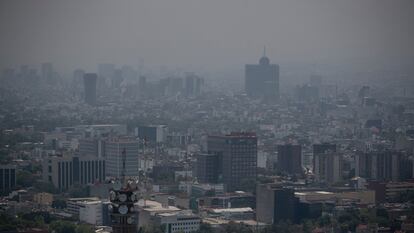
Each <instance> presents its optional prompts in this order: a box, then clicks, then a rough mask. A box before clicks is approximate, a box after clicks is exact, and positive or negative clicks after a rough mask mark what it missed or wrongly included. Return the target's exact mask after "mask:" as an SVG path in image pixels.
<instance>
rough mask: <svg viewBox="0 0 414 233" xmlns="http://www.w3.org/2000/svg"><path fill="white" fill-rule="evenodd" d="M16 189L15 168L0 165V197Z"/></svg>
mask: <svg viewBox="0 0 414 233" xmlns="http://www.w3.org/2000/svg"><path fill="white" fill-rule="evenodd" d="M15 187H16V167H15V166H13V165H0V195H7V194H8V193H10V192H11V191H13V190H14V189H15Z"/></svg>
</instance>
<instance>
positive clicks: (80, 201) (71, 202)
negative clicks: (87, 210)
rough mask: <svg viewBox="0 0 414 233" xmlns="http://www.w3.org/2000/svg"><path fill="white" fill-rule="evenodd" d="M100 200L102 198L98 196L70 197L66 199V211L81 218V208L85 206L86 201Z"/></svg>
mask: <svg viewBox="0 0 414 233" xmlns="http://www.w3.org/2000/svg"><path fill="white" fill-rule="evenodd" d="M99 201H100V200H99V198H97V197H82V198H69V199H68V200H67V201H66V212H67V213H69V214H71V215H72V216H74V217H76V218H79V213H80V209H81V208H84V207H85V203H89V202H91V203H95V202H99Z"/></svg>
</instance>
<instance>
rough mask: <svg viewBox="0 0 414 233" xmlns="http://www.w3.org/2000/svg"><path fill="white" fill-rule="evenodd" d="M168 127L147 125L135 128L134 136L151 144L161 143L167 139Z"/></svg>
mask: <svg viewBox="0 0 414 233" xmlns="http://www.w3.org/2000/svg"><path fill="white" fill-rule="evenodd" d="M167 134H168V127H167V126H166V125H149V126H139V127H137V128H135V136H137V137H139V138H140V139H141V140H145V141H146V142H151V143H162V142H165V141H166V139H167Z"/></svg>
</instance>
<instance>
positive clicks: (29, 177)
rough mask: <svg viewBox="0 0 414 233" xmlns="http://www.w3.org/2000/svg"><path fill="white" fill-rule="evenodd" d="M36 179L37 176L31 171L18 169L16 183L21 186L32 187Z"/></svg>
mask: <svg viewBox="0 0 414 233" xmlns="http://www.w3.org/2000/svg"><path fill="white" fill-rule="evenodd" d="M35 181H36V177H35V176H34V175H33V174H32V173H31V172H29V171H25V170H21V171H17V174H16V183H17V185H19V186H21V187H31V186H33V184H34V183H35Z"/></svg>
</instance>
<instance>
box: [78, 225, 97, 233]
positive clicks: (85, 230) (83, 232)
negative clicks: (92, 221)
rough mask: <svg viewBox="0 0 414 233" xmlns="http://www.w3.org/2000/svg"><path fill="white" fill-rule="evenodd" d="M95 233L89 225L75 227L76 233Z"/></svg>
mask: <svg viewBox="0 0 414 233" xmlns="http://www.w3.org/2000/svg"><path fill="white" fill-rule="evenodd" d="M94 232H95V231H94V230H93V228H92V227H91V226H89V225H85V224H80V225H78V226H77V227H76V233H94Z"/></svg>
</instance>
